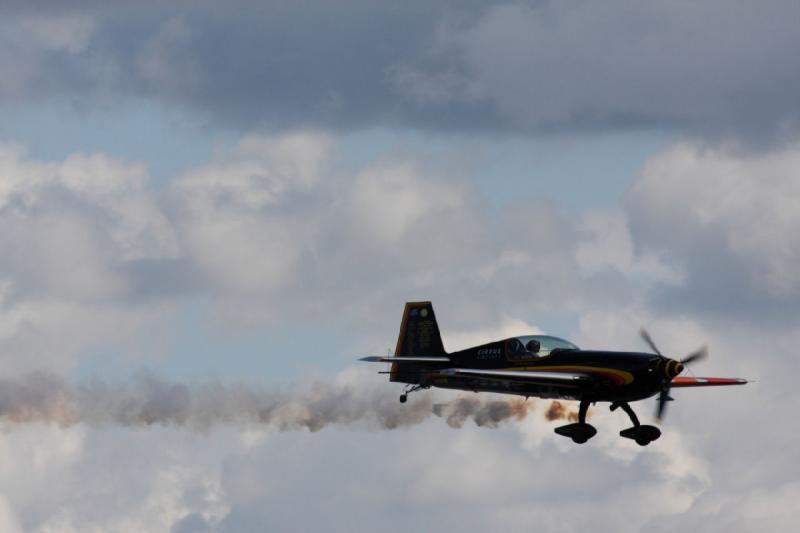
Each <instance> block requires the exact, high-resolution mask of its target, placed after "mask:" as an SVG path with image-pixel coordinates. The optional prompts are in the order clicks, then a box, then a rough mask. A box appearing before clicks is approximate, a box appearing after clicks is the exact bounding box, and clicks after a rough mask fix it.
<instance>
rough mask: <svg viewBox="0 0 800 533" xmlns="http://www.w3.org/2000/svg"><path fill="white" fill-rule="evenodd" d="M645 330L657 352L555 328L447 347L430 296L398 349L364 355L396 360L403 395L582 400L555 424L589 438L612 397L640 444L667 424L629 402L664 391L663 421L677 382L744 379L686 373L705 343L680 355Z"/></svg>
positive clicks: (406, 325) (412, 314)
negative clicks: (665, 350)
mask: <svg viewBox="0 0 800 533" xmlns="http://www.w3.org/2000/svg"><path fill="white" fill-rule="evenodd" d="M640 333H641V336H642V338H643V339H644V341H645V342H646V343H647V344H648V346H650V348H651V349H652V350H653V352H655V353H641V352H610V351H601V350H582V349H580V348H578V347H577V346H575V345H574V344H572V343H571V342H569V341H566V340H564V339H559V338H558V337H551V336H550V335H523V336H520V337H511V338H508V339H502V340H499V341H495V342H490V343H487V344H482V345H480V346H474V347H472V348H467V349H465V350H460V351H458V352H453V353H447V352H446V351H445V350H444V346H443V345H442V338H441V335H440V334H439V326H438V324H437V323H436V316H435V315H434V314H433V306H432V305H431V302H409V303H407V304H406V307H405V312H404V313H403V322H402V324H401V326H400V335H399V337H398V339H397V348H396V350H395V353H394V356H392V357H380V356H370V357H364V358H363V359H361V360H362V361H370V362H381V363H391V365H392V366H391V369H390V370H389V371H387V372H382V373H385V374H389V376H390V381H396V382H401V383H406V384H407V386H406V388H405V390H404V391H403V394H402V395H401V396H400V402H403V403H404V402H405V401H406V399H407V398H408V394H410V393H411V392H414V391H417V390H420V389H427V388H430V387H441V388H446V389H460V390H468V391H474V392H495V393H504V394H516V395H520V396H525V397H529V396H538V397H540V398H559V399H567V400H577V401H579V402H580V408H579V410H578V422H576V423H573V424H567V425H565V426H560V427H557V428H555V432H556V433H558V434H559V435H563V436H565V437H570V438H571V439H572V440H573V441H574V442H576V443H579V444H583V443H584V442H586V441H587V440H589V439H590V438H592V437H593V436H594V435H595V434H596V433H597V430H596V429H595V428H594V426H592V425H591V424H588V423H587V422H586V413H587V411H588V410H589V405H590V404H593V403H595V402H610V403H611V410H612V411H614V410H616V409H617V408H622V410H623V411H625V412H626V413H627V414H628V416H629V417H630V419H631V422H633V426H632V427H630V428H628V429H625V430H623V431H620V435H621V436H622V437H625V438H628V439H633V440H635V441H636V442H637V443H638V444H640V445H641V446H646V445H647V444H649V443H650V442H652V441H654V440H656V439H657V438H659V437H660V436H661V431H660V430H659V429H658V428H657V427H655V426H650V425H644V424H640V423H639V419H638V418H637V417H636V414H635V413H634V412H633V409H631V407H630V405H629V404H628V402H633V401H637V400H643V399H645V398H649V397H651V396H654V395H656V394H658V408H657V411H656V417H657V418H658V420H659V421H660V420H661V418H662V417H663V415H664V409H665V407H666V403H667V402H668V401H671V400H672V398H671V397H670V395H669V392H670V389H671V388H672V387H708V386H718V385H743V384H745V383H747V381H746V380H744V379H738V378H698V377H679V374H680V373H681V372H683V370H684V368H685V365H688V364H689V363H692V362H695V361H699V360H701V359H703V358H705V357H706V356H707V353H708V352H707V350H706V348H705V347H704V348H701V349H699V350H697V351H695V352H693V353H691V354H689V355H688V356H686V357H684V358H683V359H680V360H675V359H670V358H668V357H665V356H664V355H662V354H661V352H660V351H659V350H658V348H657V347H656V345H655V343H654V342H653V340H652V339H651V338H650V336H649V335H648V334H647V332H646V331H645V330H644V329H642V330H641V332H640Z"/></svg>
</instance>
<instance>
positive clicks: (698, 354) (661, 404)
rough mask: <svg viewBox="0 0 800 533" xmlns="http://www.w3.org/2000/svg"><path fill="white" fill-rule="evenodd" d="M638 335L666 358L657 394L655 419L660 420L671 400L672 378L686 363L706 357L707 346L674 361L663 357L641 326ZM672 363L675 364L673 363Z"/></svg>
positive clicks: (681, 370)
mask: <svg viewBox="0 0 800 533" xmlns="http://www.w3.org/2000/svg"><path fill="white" fill-rule="evenodd" d="M639 335H640V336H641V337H642V340H644V342H646V343H647V345H648V346H649V347H650V349H651V350H653V351H654V352H655V353H656V354H658V355H659V356H661V357H662V358H663V360H666V363H665V366H664V372H665V374H666V378H665V379H664V380H663V381H662V383H661V390H660V391H659V394H658V407H657V408H656V419H657V420H658V421H659V422H661V420H663V418H664V413H665V411H666V409H667V402H671V401H672V400H673V398H672V397H671V396H670V395H669V390H670V388H671V384H672V378H674V377H675V376H677V375H678V374H680V373H681V372H683V369H684V367H685V366H686V365H689V364H691V363H696V362H697V361H702V360H703V359H705V358H707V357H708V347H706V346H703V347H702V348H699V349H697V350H695V351H693V352H692V353H690V354H689V355H687V356H686V357H684V358H683V359H680V360H678V361H676V360H674V359H668V358H666V357H664V354H662V353H661V350H659V349H658V346H656V343H655V342H654V341H653V338H652V337H651V336H650V334H649V333H648V332H647V330H646V329H644V328H643V327H642V328H641V329H639ZM673 363H675V364H674V365H673Z"/></svg>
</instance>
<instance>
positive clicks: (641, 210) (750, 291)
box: [625, 143, 800, 320]
mask: <svg viewBox="0 0 800 533" xmlns="http://www.w3.org/2000/svg"><path fill="white" fill-rule="evenodd" d="M799 157H800V147H798V146H797V145H796V144H793V145H791V146H787V147H785V148H783V149H779V150H775V151H771V152H768V153H762V154H740V153H736V152H732V151H728V150H726V149H712V148H704V147H702V146H698V145H694V144H688V143H680V144H678V145H676V146H674V147H672V148H670V149H668V150H666V151H664V152H662V153H661V154H659V155H657V156H655V157H653V158H652V159H651V160H650V161H649V162H648V163H647V165H646V166H645V168H644V169H643V171H642V173H641V176H640V177H639V178H638V179H637V180H636V182H635V184H634V186H633V188H632V189H631V191H630V192H629V194H628V195H627V197H626V200H625V205H626V210H627V212H628V214H629V216H630V218H631V221H630V225H631V226H630V227H631V228H632V232H633V235H634V240H635V243H636V246H637V247H638V248H639V249H640V250H648V251H651V252H653V253H657V254H660V257H662V261H664V262H668V263H670V264H673V265H676V266H677V267H678V268H679V269H680V270H682V272H683V277H684V280H683V282H682V283H680V284H677V285H676V286H673V287H671V288H665V290H664V292H663V293H662V294H661V297H662V300H663V302H664V303H666V304H670V305H671V306H672V307H675V306H676V305H677V302H678V301H679V302H681V304H680V305H684V306H694V307H695V308H700V309H704V310H709V311H714V312H719V313H723V314H735V313H736V312H737V310H741V311H745V310H746V312H747V314H752V313H753V311H754V310H758V312H759V314H763V315H764V316H765V317H766V318H768V319H770V320H772V319H775V318H779V315H786V316H788V314H790V313H792V312H796V311H797V308H796V305H795V303H796V302H797V295H798V293H799V292H800V275H799V274H798V273H797V269H796V268H795V265H796V264H797V262H798V260H800V241H799V240H798V237H797V235H796V232H795V231H794V228H796V227H797V226H798V224H800V207H798V206H800V203H799V202H798V200H800V185H799V184H798V181H797V179H796V177H795V172H796V168H797V166H798V164H799V163H800V160H799V159H798V158H799Z"/></svg>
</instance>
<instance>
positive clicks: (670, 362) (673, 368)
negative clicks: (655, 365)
mask: <svg viewBox="0 0 800 533" xmlns="http://www.w3.org/2000/svg"><path fill="white" fill-rule="evenodd" d="M681 372H683V363H681V362H680V361H676V360H675V359H667V360H666V361H665V364H664V374H665V375H666V376H667V377H668V378H670V379H672V378H674V377H675V376H677V375H678V374H680V373H681Z"/></svg>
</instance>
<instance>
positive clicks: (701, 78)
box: [0, 0, 800, 146]
mask: <svg viewBox="0 0 800 533" xmlns="http://www.w3.org/2000/svg"><path fill="white" fill-rule="evenodd" d="M53 12H56V13H60V14H57V15H54V14H53ZM12 13H13V15H12V17H11V18H9V19H8V22H7V25H8V26H9V28H12V29H13V28H18V27H26V28H29V30H28V31H25V32H19V31H16V30H15V31H11V32H7V34H8V35H11V36H12V37H13V38H12V39H11V42H10V43H9V44H10V45H11V46H7V47H6V50H8V52H7V53H5V54H3V53H0V64H2V65H3V66H4V72H6V76H4V80H3V82H2V85H0V96H1V97H3V98H4V99H6V100H8V99H19V100H22V101H30V100H29V99H30V98H33V99H39V98H50V97H55V98H59V97H62V96H68V97H69V98H70V99H72V101H73V102H74V103H76V104H77V105H79V106H80V107H82V108H83V109H96V108H97V105H98V102H106V103H108V102H112V103H113V102H117V101H120V100H122V101H127V100H136V99H139V98H145V99H148V100H151V101H155V102H157V103H159V104H161V105H165V106H168V107H175V108H178V109H182V110H191V113H200V114H201V115H202V116H205V117H208V118H210V119H211V120H212V121H214V122H215V123H216V124H222V125H226V126H232V127H234V128H236V129H239V130H240V131H241V130H250V129H252V128H254V127H257V128H263V129H267V130H272V131H274V130H277V129H296V128H298V127H301V128H302V127H306V128H307V127H325V128H330V129H341V128H363V127H372V126H384V127H385V126H388V127H398V126H399V127H409V126H410V127H413V128H422V129H434V130H458V131H488V132H497V131H506V132H525V133H547V132H554V131H597V130H609V129H612V130H613V129H616V130H624V129H638V128H659V129H666V130H679V131H684V132H688V133H690V134H692V135H695V136H701V137H704V138H708V139H719V138H725V137H728V136H733V137H736V138H738V139H742V140H745V142H748V143H750V144H754V145H761V146H764V145H769V144H771V143H772V142H779V141H783V140H785V139H786V138H792V137H794V136H795V135H796V134H797V128H798V118H800V117H798V114H797V109H798V105H797V104H798V100H797V96H796V95H797V94H800V71H799V70H798V68H797V67H796V64H797V62H796V61H794V60H793V59H794V55H795V50H796V49H797V47H798V37H797V32H796V31H795V28H794V26H793V24H792V23H791V21H793V20H794V19H795V18H796V15H797V5H796V3H795V2H791V1H785V0H774V1H770V2H766V3H765V2H746V3H740V4H739V5H737V8H736V9H730V6H729V5H728V3H727V2H719V1H715V2H705V3H703V4H702V5H699V4H698V5H687V4H685V3H680V2H672V3H666V4H662V5H659V6H658V7H652V6H648V7H646V8H645V7H643V6H641V5H639V4H637V3H635V2H630V1H629V0H614V1H613V2H606V3H604V4H603V5H602V6H600V5H597V4H595V3H593V2H574V3H569V4H564V3H560V2H500V3H493V4H490V5H487V4H486V3H484V2H453V1H450V0H439V1H436V2H417V1H415V2H405V3H403V4H402V5H397V6H393V7H392V8H391V9H385V8H383V7H378V6H375V5H372V4H371V3H369V2H363V1H361V0H351V1H348V2H338V3H337V4H336V5H335V6H332V5H329V4H327V3H324V2H311V3H299V4H292V5H286V4H284V3H279V2H268V3H265V4H260V5H259V6H258V7H257V8H256V7H254V6H252V5H249V4H247V3H242V2H238V3H236V4H234V6H232V8H231V9H230V10H229V11H227V12H226V13H224V14H222V13H220V12H219V10H218V8H217V6H216V5H215V4H214V3H213V2H192V3H184V4H183V5H182V6H181V9H180V14H179V15H177V14H176V10H175V9H173V8H171V7H169V6H165V5H163V4H160V3H151V2H145V3H139V4H137V6H136V7H131V6H126V9H125V10H124V12H119V13H117V12H115V11H112V10H107V9H105V8H104V7H100V5H99V4H98V3H95V2H84V3H75V4H74V5H72V7H71V8H69V9H66V8H63V6H60V10H54V9H53V7H52V6H38V7H37V6H36V5H33V6H26V7H20V8H18V9H17V10H15V11H13V12H12ZM332 21H336V23H332ZM32 104H33V105H36V104H35V100H34V101H33V102H32Z"/></svg>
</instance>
